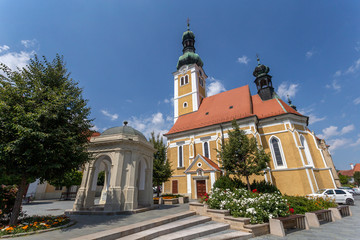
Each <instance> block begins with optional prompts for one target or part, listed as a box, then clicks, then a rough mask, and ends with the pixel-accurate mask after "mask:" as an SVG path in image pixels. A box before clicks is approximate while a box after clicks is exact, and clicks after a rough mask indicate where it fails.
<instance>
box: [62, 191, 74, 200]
mask: <svg viewBox="0 0 360 240" xmlns="http://www.w3.org/2000/svg"><path fill="white" fill-rule="evenodd" d="M75 198H76V192H62V193H61V197H60V200H73V199H75Z"/></svg>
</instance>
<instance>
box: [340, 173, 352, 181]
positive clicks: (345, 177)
mask: <svg viewBox="0 0 360 240" xmlns="http://www.w3.org/2000/svg"><path fill="white" fill-rule="evenodd" d="M339 180H340V183H341V184H348V183H349V180H350V177H349V176H346V175H342V174H341V173H339Z"/></svg>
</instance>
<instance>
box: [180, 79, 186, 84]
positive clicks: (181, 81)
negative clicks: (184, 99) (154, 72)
mask: <svg viewBox="0 0 360 240" xmlns="http://www.w3.org/2000/svg"><path fill="white" fill-rule="evenodd" d="M184 84H185V83H184V77H181V80H180V86H182V85H184Z"/></svg>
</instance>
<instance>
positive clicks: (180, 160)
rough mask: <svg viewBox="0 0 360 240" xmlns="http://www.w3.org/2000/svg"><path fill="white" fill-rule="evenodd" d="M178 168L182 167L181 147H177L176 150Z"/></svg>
mask: <svg viewBox="0 0 360 240" xmlns="http://www.w3.org/2000/svg"><path fill="white" fill-rule="evenodd" d="M178 152H179V154H178V156H179V158H178V167H183V147H182V146H179V148H178Z"/></svg>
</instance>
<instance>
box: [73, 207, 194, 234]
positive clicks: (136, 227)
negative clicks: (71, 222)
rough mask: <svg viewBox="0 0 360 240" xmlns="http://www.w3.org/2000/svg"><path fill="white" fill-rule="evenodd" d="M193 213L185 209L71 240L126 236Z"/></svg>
mask: <svg viewBox="0 0 360 240" xmlns="http://www.w3.org/2000/svg"><path fill="white" fill-rule="evenodd" d="M194 215H195V212H194V211H186V212H182V213H177V214H172V215H168V216H165V217H160V218H155V219H151V220H147V221H143V222H139V223H134V224H131V225H127V226H122V227H117V228H113V229H110V230H105V231H101V232H97V233H93V234H89V235H85V236H81V237H77V238H73V240H95V239H98V240H112V239H117V238H120V237H124V236H128V235H130V234H134V233H137V232H141V231H144V230H147V229H151V228H154V227H158V226H160V225H163V224H167V223H170V222H174V221H177V220H180V219H184V218H187V217H191V216H194Z"/></svg>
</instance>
